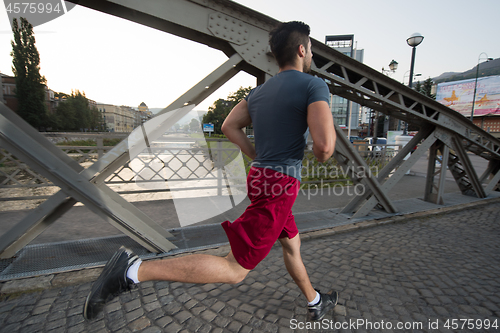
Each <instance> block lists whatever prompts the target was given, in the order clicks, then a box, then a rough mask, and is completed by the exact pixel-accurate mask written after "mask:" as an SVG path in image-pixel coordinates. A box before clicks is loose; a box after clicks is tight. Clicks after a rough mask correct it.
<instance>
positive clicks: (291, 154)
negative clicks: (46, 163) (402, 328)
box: [83, 22, 338, 320]
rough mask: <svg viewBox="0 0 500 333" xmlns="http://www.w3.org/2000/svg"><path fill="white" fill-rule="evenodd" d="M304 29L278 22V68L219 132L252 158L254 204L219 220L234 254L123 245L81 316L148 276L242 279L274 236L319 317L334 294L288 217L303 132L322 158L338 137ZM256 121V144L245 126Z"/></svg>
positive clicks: (273, 41)
mask: <svg viewBox="0 0 500 333" xmlns="http://www.w3.org/2000/svg"><path fill="white" fill-rule="evenodd" d="M309 33H310V29H309V26H308V25H306V24H304V23H302V22H287V23H282V24H280V25H279V26H278V27H277V28H276V29H274V30H273V31H272V32H271V33H270V40H269V42H270V45H271V51H272V52H273V54H274V56H275V58H276V60H277V62H278V65H279V68H280V71H279V73H278V74H276V75H275V76H274V77H272V78H270V79H269V80H268V81H267V82H265V83H264V84H262V85H261V86H258V87H257V88H255V89H253V90H252V91H251V92H250V93H249V94H248V96H247V97H246V98H245V99H244V100H242V101H241V102H240V103H239V104H238V105H236V106H235V107H234V108H233V110H232V111H231V112H230V114H229V115H228V116H227V118H226V120H225V121H224V124H223V125H222V131H223V132H224V134H225V135H226V136H227V138H228V139H229V140H230V141H231V142H233V143H234V144H236V145H238V146H239V147H240V149H241V151H242V152H243V153H244V154H246V155H247V156H248V157H250V158H252V159H253V163H252V167H251V169H250V171H249V174H248V178H247V189H248V197H249V198H250V201H251V204H250V205H249V206H248V208H247V209H246V211H245V212H244V213H243V214H242V215H241V216H240V217H239V218H238V219H237V220H235V221H234V222H232V223H231V222H229V221H226V222H224V223H222V227H223V228H224V230H225V232H226V234H227V237H228V239H229V243H230V245H231V251H230V252H229V254H228V255H227V256H226V257H217V256H211V255H204V254H192V255H186V256H183V257H179V258H166V259H161V260H148V261H144V262H142V261H141V259H139V257H138V256H137V255H135V254H134V253H132V251H130V250H128V249H126V248H124V247H122V248H121V249H120V250H118V252H116V253H115V254H114V255H113V257H112V258H111V259H110V260H109V262H108V263H107V264H106V266H105V267H104V269H103V271H102V273H101V275H100V276H99V278H98V279H97V280H96V282H95V283H94V284H93V286H92V288H91V291H90V293H89V295H88V297H87V299H86V301H85V305H84V310H83V315H84V317H85V318H87V319H92V318H95V317H96V316H97V314H98V313H99V312H100V311H101V310H102V308H103V307H104V304H105V303H106V302H108V301H110V300H111V299H112V298H113V297H114V296H116V295H117V294H119V293H120V292H123V291H126V290H129V289H130V288H131V287H132V286H133V285H134V284H137V283H139V282H145V281H158V280H163V281H177V282H186V283H231V284H234V283H239V282H241V281H242V280H243V279H244V278H245V277H246V276H247V274H248V272H250V271H251V270H252V269H254V268H255V267H256V266H257V264H258V263H259V262H260V261H262V260H263V259H264V258H265V257H266V256H267V255H268V254H269V252H270V251H271V248H272V246H273V245H274V243H275V242H276V240H279V241H280V243H281V245H282V247H283V259H284V262H285V266H286V268H287V270H288V272H289V273H290V275H291V277H292V278H293V280H294V281H295V283H296V284H297V285H298V287H299V288H300V290H301V291H302V293H303V294H304V296H305V298H306V299H307V302H308V305H307V308H308V312H309V317H310V319H311V320H321V319H322V318H323V316H324V315H325V314H326V313H327V312H328V311H329V310H331V309H332V308H333V307H334V306H335V305H336V304H337V299H338V294H337V293H336V292H333V293H330V294H323V293H322V294H320V293H319V292H318V291H316V290H315V289H314V288H313V286H312V285H311V282H310V280H309V276H308V274H307V271H306V268H305V266H304V264H303V262H302V257H301V255H300V237H299V235H298V229H297V226H296V224H295V220H294V217H293V215H292V210H291V209H292V206H293V203H294V202H295V199H296V197H297V194H298V191H299V185H300V173H301V167H302V158H303V156H304V148H305V143H306V138H307V135H308V129H309V132H310V134H311V136H312V139H313V152H314V155H315V156H316V158H317V159H318V161H319V162H324V161H326V160H327V159H328V158H330V157H331V155H332V154H333V151H334V148H335V141H336V134H335V130H334V126H333V118H332V115H331V112H330V108H329V106H328V101H329V90H328V87H327V85H326V83H325V82H324V81H323V80H321V79H319V78H316V77H313V76H311V75H308V74H306V73H307V72H309V71H310V69H311V62H312V52H311V41H310V39H309ZM252 123H253V127H254V134H255V147H254V146H253V145H252V144H251V142H250V140H249V139H248V138H247V136H246V135H245V133H244V132H243V131H242V130H241V129H242V128H244V127H246V126H248V125H250V124H252Z"/></svg>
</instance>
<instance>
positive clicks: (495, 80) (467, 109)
mask: <svg viewBox="0 0 500 333" xmlns="http://www.w3.org/2000/svg"><path fill="white" fill-rule="evenodd" d="M474 86H475V79H469V80H462V81H454V82H444V83H439V84H438V85H437V91H436V101H438V102H439V103H441V104H444V105H446V106H447V107H449V108H451V109H453V110H455V111H457V112H459V113H461V114H462V115H463V116H466V117H470V115H471V111H472V101H473V96H474ZM484 115H500V76H488V77H481V78H478V79H477V87H476V101H475V103H474V116H484Z"/></svg>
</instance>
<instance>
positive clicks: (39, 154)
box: [0, 105, 175, 252]
mask: <svg viewBox="0 0 500 333" xmlns="http://www.w3.org/2000/svg"><path fill="white" fill-rule="evenodd" d="M0 107H5V106H3V105H0ZM5 108H6V107H5ZM0 143H1V144H2V146H3V147H5V148H6V149H7V150H9V151H11V152H13V153H14V154H15V156H16V157H17V158H19V159H21V160H22V161H24V162H25V163H26V164H27V165H29V166H30V167H31V168H32V169H33V170H35V171H37V172H38V173H40V174H41V175H43V176H45V177H46V178H47V179H49V180H51V181H52V182H53V183H54V184H55V185H57V186H59V187H60V188H61V189H62V190H63V191H64V192H65V193H66V194H67V195H68V196H71V197H73V198H75V199H76V200H78V201H80V202H82V203H83V204H85V205H86V206H87V207H89V209H91V210H92V211H94V213H96V214H98V215H99V216H101V217H102V218H104V219H105V220H107V221H108V222H110V223H112V224H113V225H114V226H115V227H116V228H118V229H119V230H121V231H123V232H124V233H126V234H127V235H129V236H130V237H131V238H132V239H134V240H135V241H137V242H138V243H139V244H141V245H143V246H144V247H146V248H147V249H148V250H150V251H155V252H156V251H168V250H170V249H173V248H175V245H173V244H172V243H170V242H169V241H167V240H166V239H165V238H164V237H162V236H161V235H159V234H158V233H156V232H155V230H154V229H152V228H151V227H150V226H148V225H147V224H146V223H144V222H143V221H141V220H139V219H138V218H137V217H136V216H135V215H133V214H131V213H130V212H128V211H126V210H124V209H123V207H122V206H120V205H119V204H117V203H116V202H115V201H113V200H111V199H110V198H109V197H108V196H107V195H106V193H105V192H103V191H102V190H101V189H99V188H98V187H96V186H95V185H93V184H91V183H89V182H88V180H87V179H86V178H85V177H83V176H82V175H81V174H79V173H77V172H75V171H74V170H73V169H72V168H71V167H69V166H68V165H67V164H65V163H62V162H61V161H60V160H59V159H58V158H57V157H56V156H54V155H53V154H52V153H51V152H49V151H48V150H47V149H45V148H44V147H43V145H42V144H40V143H39V142H37V141H35V140H34V139H33V138H31V137H30V136H28V135H26V134H25V133H23V132H22V131H21V130H20V128H19V127H17V126H16V125H15V124H14V123H12V122H10V121H9V120H8V119H7V118H5V117H3V115H0Z"/></svg>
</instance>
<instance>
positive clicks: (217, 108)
mask: <svg viewBox="0 0 500 333" xmlns="http://www.w3.org/2000/svg"><path fill="white" fill-rule="evenodd" d="M250 90H252V87H248V88H243V87H240V88H239V89H238V90H237V91H236V92H235V93H231V94H230V95H229V96H228V97H227V99H226V100H224V99H218V100H216V101H215V102H214V104H213V105H212V106H210V107H209V108H208V113H207V114H206V115H204V116H203V123H204V124H208V123H212V124H214V133H215V134H222V130H221V127H222V123H223V122H224V120H225V119H226V117H227V115H228V114H229V112H231V110H232V108H233V107H234V106H236V104H238V103H239V102H240V101H241V100H242V99H244V98H245V96H246V95H248V93H249V92H250Z"/></svg>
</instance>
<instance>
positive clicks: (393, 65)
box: [382, 59, 398, 76]
mask: <svg viewBox="0 0 500 333" xmlns="http://www.w3.org/2000/svg"><path fill="white" fill-rule="evenodd" d="M397 69H398V62H397V61H396V60H394V59H392V61H391V62H390V63H389V70H386V69H384V67H382V73H384V74H386V75H387V76H389V74H390V73H391V72H392V73H394V72H395V71H396V70H397Z"/></svg>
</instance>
